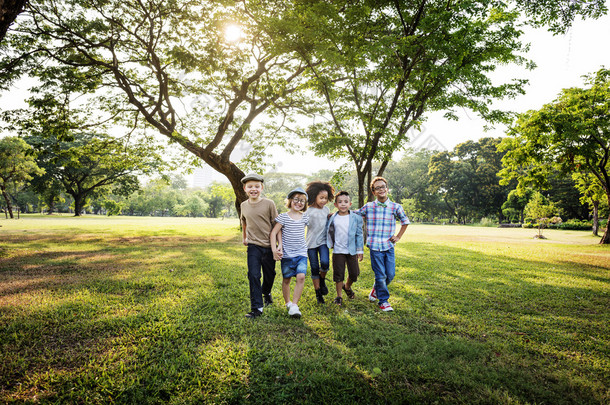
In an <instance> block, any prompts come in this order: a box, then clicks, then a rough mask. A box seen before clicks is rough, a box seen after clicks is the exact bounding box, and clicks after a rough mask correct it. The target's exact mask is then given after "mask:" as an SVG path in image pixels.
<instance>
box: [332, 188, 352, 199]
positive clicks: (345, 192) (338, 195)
mask: <svg viewBox="0 0 610 405" xmlns="http://www.w3.org/2000/svg"><path fill="white" fill-rule="evenodd" d="M342 195H344V196H346V197H347V198H349V199H350V201H351V199H352V197H351V196H350V195H349V193H348V192H347V191H345V190H341V191H339V192H338V193H337V195H336V196H335V199H339V197H341V196H342Z"/></svg>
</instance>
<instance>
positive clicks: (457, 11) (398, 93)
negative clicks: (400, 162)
mask: <svg viewBox="0 0 610 405" xmlns="http://www.w3.org/2000/svg"><path fill="white" fill-rule="evenodd" d="M310 3H312V2H310ZM313 3H315V4H316V7H309V8H308V9H306V10H305V11H303V10H299V11H298V12H299V13H301V15H303V19H304V20H305V21H307V22H309V26H310V27H311V30H310V31H305V32H306V35H305V34H304V35H303V36H302V37H298V34H299V33H303V30H300V29H299V31H297V33H296V34H295V35H296V36H297V38H299V39H300V41H296V48H297V49H298V50H299V52H300V54H301V55H302V57H303V58H304V60H305V61H307V62H308V63H310V64H311V66H310V67H311V69H312V72H313V74H312V76H313V78H314V81H313V85H312V88H313V89H314V90H316V91H317V92H318V93H319V94H320V96H321V97H322V99H323V100H324V102H325V103H326V111H325V112H324V113H323V118H322V119H317V120H316V121H317V122H316V123H315V124H314V125H312V126H311V128H310V130H309V131H308V132H307V133H306V134H305V136H306V137H307V138H308V139H310V140H311V141H312V142H313V143H314V150H315V152H316V153H318V154H320V155H324V156H329V157H331V158H340V157H347V158H349V159H350V161H351V162H352V163H353V164H354V167H355V169H356V174H357V176H358V183H359V201H360V204H363V203H364V202H365V201H366V199H365V198H364V197H365V192H366V190H368V187H367V185H368V184H369V182H370V180H371V177H372V176H373V175H374V174H375V173H373V162H374V161H379V162H381V165H380V167H379V170H378V171H377V173H376V174H382V173H383V172H384V170H385V168H386V166H387V164H388V162H389V161H390V160H391V158H392V155H393V153H394V152H395V151H397V150H399V149H401V148H402V147H403V146H404V144H405V140H406V139H407V138H408V136H409V131H411V130H416V129H418V127H419V125H420V123H421V122H422V120H423V119H424V118H425V113H426V112H428V111H432V110H443V111H446V112H447V116H449V117H454V118H455V115H454V110H455V109H456V108H462V107H463V108H468V109H470V110H472V111H475V112H477V113H479V114H480V115H481V116H483V117H484V118H486V119H487V120H489V121H491V122H494V121H499V120H502V121H503V120H504V119H505V118H506V116H505V115H504V114H502V113H501V112H499V111H496V110H493V109H492V108H491V103H492V100H493V99H495V98H503V97H511V96H514V95H516V94H519V93H521V92H522V91H523V85H524V81H521V80H514V81H512V82H510V83H494V82H493V81H492V79H491V75H490V73H492V72H493V71H494V70H495V68H496V66H497V65H505V64H517V65H518V64H526V63H527V61H526V60H525V59H524V58H523V57H522V56H521V55H522V53H524V52H525V50H526V49H527V45H525V44H523V43H522V42H521V40H520V38H521V35H522V30H521V28H522V22H526V23H528V22H529V23H530V24H533V25H550V26H551V28H552V29H554V30H556V31H562V30H565V29H567V27H569V25H570V23H571V21H572V19H573V18H574V16H575V15H577V14H581V15H585V16H588V15H592V16H598V15H599V14H600V13H602V12H604V11H605V8H604V2H603V1H592V2H586V4H585V3H583V2H573V1H567V0H566V1H540V2H535V4H536V5H535V6H534V5H533V4H530V3H532V2H512V1H511V2H498V1H495V0H477V1H446V0H445V1H434V0H413V1H396V0H377V1H338V2H332V3H328V2H324V1H322V2H313ZM575 3H579V4H575ZM580 3H582V4H580ZM559 21H561V22H562V24H558V22H559ZM304 25H307V24H304ZM279 34H282V35H285V33H283V32H282V33H279ZM295 35H287V37H288V38H290V40H294V36H295ZM317 61H322V63H321V64H319V65H317V66H313V64H314V63H315V62H317ZM368 198H369V199H370V198H372V194H371V190H368Z"/></svg>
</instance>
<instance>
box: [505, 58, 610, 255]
mask: <svg viewBox="0 0 610 405" xmlns="http://www.w3.org/2000/svg"><path fill="white" fill-rule="evenodd" d="M586 84H587V85H588V86H587V87H586V88H569V89H564V90H563V91H562V92H561V93H560V94H559V97H558V98H557V99H556V100H555V101H553V102H552V103H549V104H546V105H544V106H543V107H542V108H541V109H540V110H538V111H528V112H526V113H524V114H521V115H520V116H519V118H518V119H517V120H516V122H515V123H514V125H513V126H512V127H511V128H510V129H509V131H508V135H510V136H509V137H507V138H505V139H504V140H503V141H502V144H501V146H500V147H501V149H502V150H504V151H506V155H505V157H504V158H503V163H504V166H505V168H504V169H502V172H501V174H502V176H503V177H504V180H505V181H508V180H510V179H513V178H515V179H517V180H518V181H519V184H520V186H522V187H524V186H525V185H527V184H534V185H536V186H542V187H544V186H546V185H547V183H548V173H549V172H550V171H552V170H559V171H561V172H563V173H566V174H571V173H575V172H580V173H583V174H584V175H592V176H594V177H595V179H597V182H598V184H599V186H601V188H602V189H603V191H604V194H605V198H606V199H607V200H608V201H609V202H610V176H609V174H610V70H608V69H600V70H599V71H598V72H597V73H596V74H592V75H588V76H587V77H586ZM609 219H610V217H609ZM608 228H609V227H607V228H606V232H605V233H604V235H603V236H602V238H601V240H600V243H604V244H606V243H610V232H608Z"/></svg>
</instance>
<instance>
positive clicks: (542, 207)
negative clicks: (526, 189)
mask: <svg viewBox="0 0 610 405" xmlns="http://www.w3.org/2000/svg"><path fill="white" fill-rule="evenodd" d="M525 213H526V215H527V216H528V217H530V218H533V219H534V220H536V224H537V225H538V235H536V238H537V239H546V238H545V237H544V236H543V235H542V230H543V229H544V228H545V227H546V226H547V225H548V224H549V223H557V222H560V221H561V218H558V217H556V214H557V207H556V206H555V204H553V203H552V202H550V201H549V200H548V199H547V198H546V197H544V196H543V195H542V194H541V193H539V192H536V193H534V194H533V195H532V198H531V200H530V201H529V202H528V203H527V205H526V206H525Z"/></svg>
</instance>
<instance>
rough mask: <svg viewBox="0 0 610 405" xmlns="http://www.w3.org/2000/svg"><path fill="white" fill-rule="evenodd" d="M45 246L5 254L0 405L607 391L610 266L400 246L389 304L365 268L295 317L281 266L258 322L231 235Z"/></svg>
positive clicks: (552, 399)
mask: <svg viewBox="0 0 610 405" xmlns="http://www.w3.org/2000/svg"><path fill="white" fill-rule="evenodd" d="M62 243H67V244H68V245H70V239H69V238H67V239H66V240H64V241H63V242H62ZM75 243H80V242H77V241H76V239H75ZM45 244H46V242H44V243H41V244H40V246H37V247H35V248H34V249H33V250H31V251H18V250H15V251H13V252H12V253H11V254H10V255H9V256H8V257H7V256H4V257H3V258H2V259H1V262H0V265H2V271H0V282H1V284H0V288H2V287H5V286H6V285H9V288H6V287H5V288H4V289H0V305H1V306H0V342H1V343H0V347H1V349H2V353H3V354H2V355H0V356H1V357H0V358H2V361H1V362H0V364H2V365H0V376H1V377H0V399H2V400H3V401H6V402H9V401H17V402H20V401H24V400H34V398H36V399H37V400H39V401H43V402H45V401H48V402H81V403H98V402H109V401H110V400H112V401H114V402H116V403H168V402H174V403H178V402H180V403H184V402H186V403H267V404H268V403H286V402H298V403H322V402H329V403H332V402H337V403H346V402H356V403H409V402H412V403H432V402H441V403H443V402H444V403H554V404H556V403H603V402H605V401H608V400H609V399H610V398H609V393H608V390H607V388H605V387H607V386H608V383H609V381H608V372H609V363H608V352H609V347H608V338H607V336H608V326H607V325H608V324H609V323H608V321H609V320H610V319H608V315H607V311H606V309H607V308H608V307H610V295H609V293H610V287H609V285H608V283H609V277H608V269H607V268H598V267H587V266H584V267H583V266H582V265H571V264H565V265H561V266H560V265H557V264H548V263H543V262H539V261H536V260H531V259H524V258H514V257H508V256H494V255H485V254H481V253H478V252H472V251H469V250H467V249H461V248H448V247H443V248H442V251H439V247H438V246H436V245H433V244H425V243H420V244H416V243H414V244H409V245H408V248H406V249H404V248H400V249H398V250H397V278H396V279H395V281H394V283H393V284H392V285H391V286H390V291H391V293H392V303H393V305H394V307H395V309H396V311H395V313H392V314H386V313H381V312H380V311H379V310H378V309H377V308H376V306H375V305H373V304H371V303H369V302H368V299H367V297H366V295H367V293H368V289H367V288H366V287H370V285H372V282H373V277H372V273H371V270H370V266H369V265H368V261H367V262H365V263H363V266H362V276H361V279H360V280H359V281H358V283H357V285H356V288H355V290H356V293H357V297H356V299H355V300H349V301H348V300H346V304H345V306H344V307H343V308H337V307H335V306H334V305H333V304H330V303H328V304H326V305H324V306H318V305H316V304H315V298H314V294H313V291H312V288H311V284H310V283H309V282H307V284H306V289H305V294H304V297H303V299H302V301H301V302H302V304H301V310H302V311H303V318H302V319H301V320H293V319H290V318H288V317H287V314H286V310H285V308H284V307H283V306H282V305H281V303H280V302H279V301H281V298H280V296H281V292H280V284H281V282H280V281H281V278H280V276H278V277H277V278H276V283H275V286H274V296H275V298H276V304H274V305H273V306H271V307H268V308H266V309H265V314H264V316H263V317H261V318H258V319H256V320H255V321H254V322H252V321H249V320H247V319H245V317H244V316H243V314H244V313H245V312H246V311H247V309H248V307H249V304H248V286H247V279H246V255H245V249H244V247H243V246H241V245H240V244H239V243H238V241H237V240H236V239H234V240H232V241H230V242H229V243H225V242H223V243H219V242H214V241H206V240H204V239H202V238H187V237H176V238H173V237H163V238H150V237H145V238H141V239H139V238H137V237H131V238H128V240H126V241H124V242H122V243H121V242H118V240H112V241H98V240H96V241H95V243H90V244H89V250H86V251H82V250H78V251H76V250H73V249H70V250H65V251H57V252H44V251H43V250H44V248H45V246H47V245H45ZM14 252H17V253H16V254H14ZM37 266H38V267H37ZM277 269H278V272H279V266H277ZM41 276H44V277H47V278H45V279H40V280H38V281H36V282H33V283H30V284H28V283H27V281H28V280H30V279H36V278H37V277H41ZM54 278H58V279H59V280H54ZM19 283H21V284H19ZM329 297H331V296H330V295H329ZM327 301H328V302H330V301H332V299H327Z"/></svg>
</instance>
